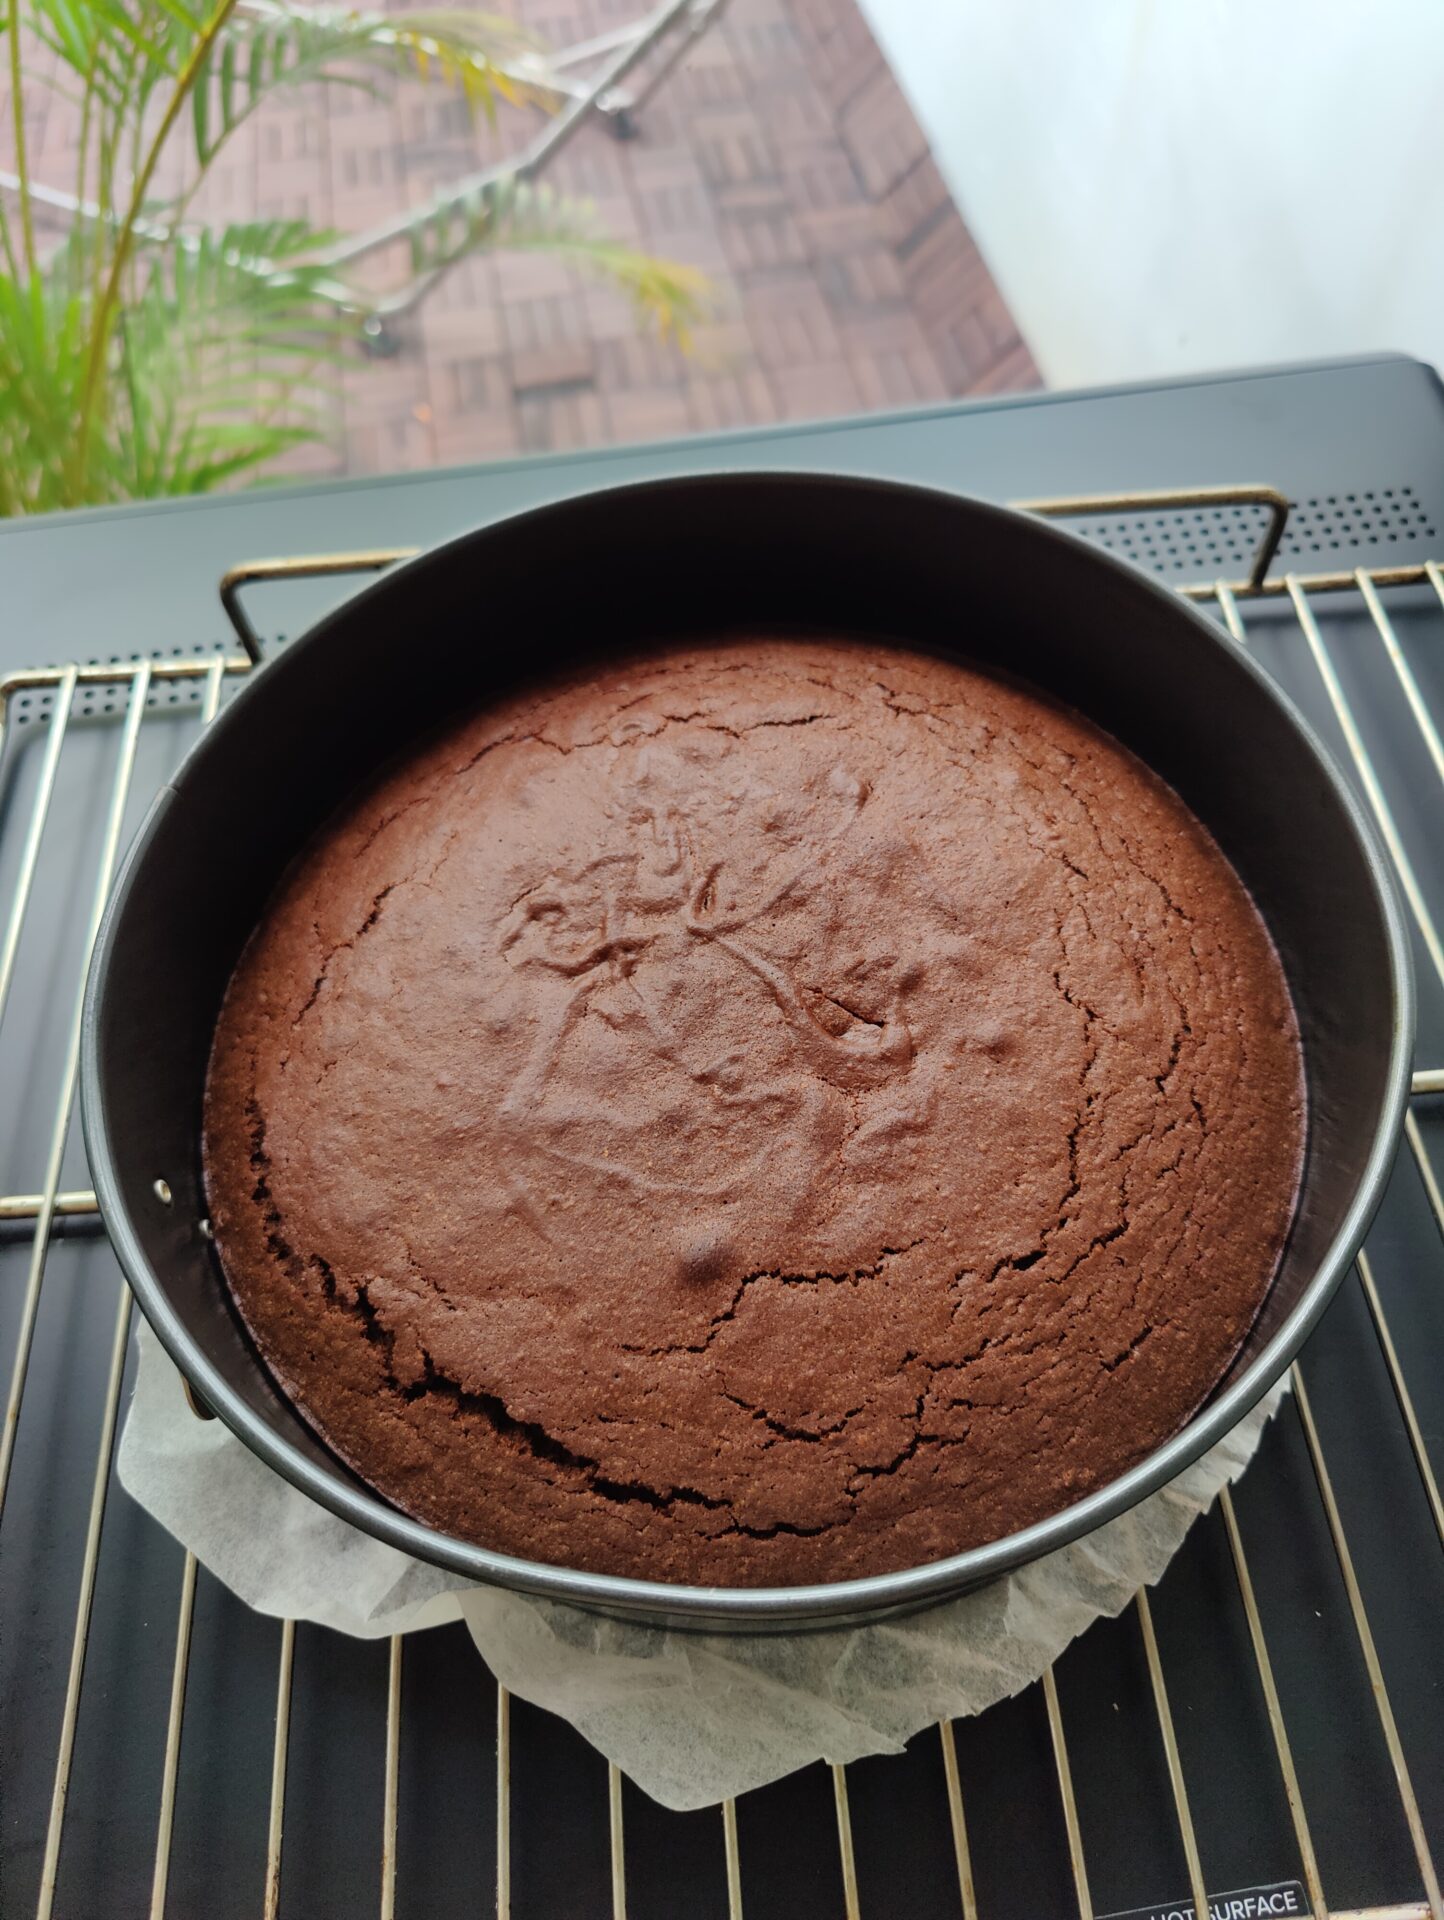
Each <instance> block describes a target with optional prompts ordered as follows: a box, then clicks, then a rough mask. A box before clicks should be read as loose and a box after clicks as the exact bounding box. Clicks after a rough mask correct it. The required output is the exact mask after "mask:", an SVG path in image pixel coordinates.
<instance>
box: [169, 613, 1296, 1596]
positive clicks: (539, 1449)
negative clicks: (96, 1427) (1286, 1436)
mask: <svg viewBox="0 0 1444 1920" xmlns="http://www.w3.org/2000/svg"><path fill="white" fill-rule="evenodd" d="M1303 1130H1304V1110H1303V1093H1302V1078H1301V1068H1300V1056H1299V1046H1298V1037H1297V1031H1296V1027H1295V1023H1294V1018H1293V1013H1292V1009H1291V1007H1290V1004H1289V1000H1288V995H1287V991H1286V988H1285V985H1284V981H1283V976H1282V972H1281V970H1280V967H1279V963H1278V960H1277V958H1276V956H1275V954H1274V951H1273V949H1272V946H1271V945H1270V942H1269V939H1268V936H1267V934H1266V932H1265V930H1264V927H1263V924H1262V922H1261V920H1260V919H1259V917H1258V915H1257V913H1256V911H1255V909H1254V907H1253V905H1252V903H1251V902H1250V900H1249V898H1248V896H1247V894H1246V893H1245V891H1244V889H1243V887H1242V885H1241V884H1240V882H1239V880H1238V879H1237V877H1236V876H1235V874H1234V873H1233V871H1232V869H1231V868H1230V867H1229V865H1228V864H1227V862H1226V861H1225V860H1224V858H1223V856H1222V855H1221V854H1220V852H1219V851H1218V849H1217V847H1216V846H1215V845H1214V843H1213V842H1212V840H1211V839H1210V838H1209V836H1208V835H1207V833H1206V832H1205V831H1204V829H1203V828H1202V826H1201V825H1200V824H1199V823H1198V822H1197V820H1196V819H1195V818H1194V817H1193V815H1192V814H1191V813H1190V812H1189V810H1188V809H1187V808H1186V807H1185V806H1184V805H1183V803H1182V802H1181V801H1180V800H1179V799H1178V798H1177V797H1176V796H1175V795H1174V794H1173V793H1172V792H1171V791H1170V790H1169V789H1168V788H1167V787H1166V786H1164V785H1163V784H1162V782H1161V781H1159V780H1158V779H1157V778H1156V777H1155V776H1154V775H1152V774H1151V773H1150V772H1148V771H1147V770H1146V769H1145V768H1144V767H1143V766H1142V765H1141V764H1140V763H1139V762H1138V761H1137V760H1136V759H1134V758H1133V757H1132V756H1131V755H1130V754H1128V753H1127V752H1126V751H1125V750H1124V749H1123V748H1122V747H1120V746H1119V745H1118V744H1117V743H1116V742H1114V741H1113V740H1112V739H1110V738H1109V737H1108V736H1107V735H1105V734H1103V733H1102V732H1100V731H1099V730H1098V729H1097V728H1096V727H1094V726H1093V725H1092V724H1091V723H1089V722H1088V721H1086V720H1084V719H1082V718H1081V717H1080V716H1078V715H1077V714H1075V713H1072V712H1070V711H1068V710H1066V709H1063V708H1061V707H1058V706H1056V705H1053V704H1052V703H1050V702H1049V701H1047V700H1046V699H1044V698H1043V697H1042V696H1040V695H1038V694H1036V693H1034V692H1031V691H1029V690H1027V689H1026V688H1023V687H1020V686H1015V685H1012V684H1008V683H1005V682H1003V681H1001V680H999V679H996V678H994V677H991V676H989V675H987V674H985V673H982V672H980V671H977V670H973V669H969V668H967V667H965V666H961V665H958V664H955V663H953V662H952V661H949V660H944V659H942V658H936V657H932V656H929V655H924V654H920V653H915V652H910V651H904V650H901V649H893V648H888V647H884V646H879V645H876V644H872V643H867V642H856V643H853V642H847V641H826V642H824V641H821V640H807V639H777V640H765V639H761V640H758V639H750V638H748V639H735V640H726V641H721V642H717V643H715V644H708V643H697V644H687V645H678V646H675V647H672V648H669V649H666V650H661V651H656V652H652V653H649V654H646V655H641V656H638V657H637V658H634V659H631V660H629V661H624V662H618V663H617V664H615V665H610V666H601V667H597V666H592V667H590V668H588V669H587V670H586V672H584V673H576V674H573V675H572V676H570V677H563V678H558V679H554V680H552V681H550V682H547V683H545V684H542V685H539V686H535V687H532V688H530V689H526V690H522V691H519V692H517V693H515V694H513V695H511V696H509V697H507V698H505V699H504V700H502V701H500V702H498V703H497V704H494V705H492V706H490V707H488V708H487V709H486V710H484V711H482V712H480V713H478V714H476V715H475V716H474V717H472V718H469V719H467V720H465V721H464V722H463V723H461V724H458V725H457V726H455V727H454V728H453V729H452V730H451V731H450V732H448V733H447V734H446V735H445V736H444V737H441V738H439V739H437V740H436V741H434V742H433V743H432V744H430V745H428V746H426V747H424V748H423V749H421V750H420V751H419V752H418V753H416V754H415V755H414V756H413V757H411V758H410V759H409V760H407V761H406V762H405V763H404V764H401V765H398V766H397V767H395V768H394V769H392V770H390V771H388V772H386V773H385V774H384V775H383V776H382V777H381V778H380V779H379V780H378V781H377V782H376V784H375V785H373V786H372V787H371V788H370V789H369V790H368V791H367V792H365V793H364V794H363V795H362V796H360V797H359V798H357V799H354V800H353V801H352V802H350V803H348V805H347V807H346V808H345V809H344V810H343V812H342V813H341V814H340V815H339V816H338V817H337V818H336V819H335V820H334V821H333V822H332V823H331V824H330V825H329V826H328V827H327V828H326V829H325V830H324V831H323V832H322V834H321V835H320V836H318V838H317V839H316V840H315V841H314V842H313V843H312V845H311V846H310V847H309V848H308V849H307V851H306V852H305V853H304V854H303V855H302V857H301V858H300V860H299V861H298V862H297V863H296V865H295V866H294V867H293V868H292V869H291V871H290V873H289V874H288V875H287V877H286V879H285V880H284V882H283V883H282V886H281V888H280V890H279V892H278V894H277V896H276V898H275V899H274V900H273V902H272V903H271V905H270V907H269V908H268V910H267V913H266V915H265V917H264V919H263V921H262V924H261V926H260V927H259V928H258V929H257V931H256V933H255V934H254V935H253V937H252V939H251V941H250V943H249V945H248V946H247V948H246V950H245V952H244V954H243V956H242V958H241V960H240V962H239V964H238V966H237V969H236V972H235V975H234V978H233V979H232V981H231V984H230V987H229V989H228V992H227V995H226V999H225V1003H224V1006H223V1009H222V1012H221V1015H220V1019H219V1023H218V1026H217V1031H216V1038H215V1043H214V1050H213V1054H212V1059H211V1066H210V1073H209V1078H208V1082H207V1090H206V1103H205V1128H204V1146H205V1162H206V1178H207V1188H208V1193H209V1199H210V1205H211V1210H212V1223H213V1226H214V1229H215V1236H216V1241H217V1245H218V1249H219V1252H220V1255H221V1260H222V1263H223V1266H224V1270H225V1273H226V1276H227V1279H228V1281H229V1284H230V1287H231V1290H232V1293H233V1296H234V1299H235V1302H236V1305H237V1307H238V1309H239V1311H240V1313H241V1316H242V1318H243V1319H244V1321H245V1323H246V1325H247V1327H248V1328H249V1330H250V1332H251V1334H252V1335H253V1337H254V1339H255V1341H256V1344H257V1346H258V1347H259V1349H260V1351H261V1354H262V1355H263V1357H264V1358H265V1360H266V1362H267V1363H268V1365H269V1366H270V1368H271V1370H272V1372H273V1373H274V1375H275V1376H276V1378H277V1379H278V1380H279V1382H280V1383H281V1385H282V1386H283V1388H284V1389H285V1390H286V1392H287V1393H288V1395H289V1396H290V1397H291V1399H292V1400H293V1401H294V1403H295V1404H296V1405H297V1406H298V1407H299V1409H300V1410H301V1412H302V1413H303V1414H304V1416H305V1417H306V1419H307V1420H308V1421H309V1422H310V1423H311V1425H312V1426H313V1427H314V1428H315V1430H316V1431H317V1432H318V1433H319V1434H320V1435H321V1437H322V1438H323V1439H324V1440H325V1441H326V1442H327V1443H328V1444H329V1446H330V1447H331V1448H332V1449H333V1450H334V1451H335V1452H336V1453H337V1454H339V1455H340V1456H341V1458H342V1459H344V1460H345V1461H347V1462H348V1463H349V1464H350V1465H351V1466H352V1467H353V1468H354V1469H355V1470H356V1471H357V1472H358V1473H359V1474H361V1476H362V1477H363V1478H364V1479H366V1480H367V1481H368V1482H369V1483H370V1484H371V1485H372V1486H374V1487H375V1488H376V1489H377V1490H378V1491H379V1492H381V1493H382V1494H383V1495H385V1496H386V1497H387V1498H389V1499H390V1500H391V1501H393V1502H394V1503H395V1504H396V1505H397V1506H399V1507H401V1508H403V1509H404V1510H405V1511H407V1512H408V1513H411V1514H413V1515H415V1516H417V1517H419V1518H421V1519H423V1520H425V1521H428V1522H430V1523H431V1524H433V1525H435V1526H438V1527H440V1528H442V1529H444V1530H446V1531H448V1532H451V1533H455V1534H458V1535H461V1536H463V1537H466V1538H469V1539H473V1540H476V1541H479V1542H481V1543H483V1544H484V1545H487V1546H490V1547H494V1548H497V1549H500V1550H502V1551H504V1552H508V1553H513V1554H518V1555H522V1556H525V1557H529V1558H536V1559H541V1560H547V1561H553V1562H558V1563H564V1564H567V1565H571V1566H578V1567H584V1568H588V1569H592V1570H596V1571H604V1572H611V1573H624V1574H633V1575H638V1576H643V1577H650V1578H657V1579H664V1580H675V1581H688V1582H707V1583H719V1584H729V1585H759V1584H773V1583H778V1582H788V1581H797V1580H827V1579H837V1578H844V1577H848V1576H852V1575H858V1574H865V1573H878V1572H883V1571H887V1570H891V1569H895V1568H901V1567H905V1566H911V1565H916V1564H919V1563H921V1562H924V1561H927V1560H930V1559H934V1558H936V1557H938V1556H940V1555H942V1554H945V1553H948V1552H952V1551H956V1550H958V1549H960V1548H963V1547H966V1546H970V1545H974V1544H977V1543H980V1542H983V1541H986V1540H989V1539H993V1538H997V1537H999V1536H1001V1535H1004V1534H1007V1533H1010V1532H1012V1531H1014V1530H1015V1529H1017V1528H1019V1527H1021V1526H1024V1525H1027V1524H1028V1523H1030V1522H1032V1521H1035V1520H1039V1519H1041V1518H1043V1517H1045V1516H1046V1515H1048V1514H1050V1513H1052V1512H1054V1511H1056V1510H1058V1509H1060V1508H1062V1507H1064V1506H1067V1505H1069V1504H1071V1503H1072V1502H1073V1501H1075V1500H1077V1499H1079V1498H1080V1497H1082V1496H1083V1495H1084V1494H1086V1493H1088V1492H1090V1491H1092V1490H1093V1489H1094V1488H1096V1487H1098V1486H1100V1485H1101V1484H1103V1483H1104V1482H1105V1481H1107V1480H1109V1479H1110V1478H1112V1477H1114V1476H1115V1475H1116V1474H1118V1473H1119V1472H1121V1471H1122V1470H1124V1469H1125V1468H1127V1467H1129V1466H1131V1465H1133V1464H1134V1463H1135V1462H1137V1461H1138V1460H1140V1459H1141V1458H1142V1457H1143V1456H1144V1455H1145V1454H1147V1453H1148V1452H1149V1451H1150V1450H1151V1449H1152V1448H1153V1447H1154V1446H1156V1445H1157V1444H1158V1443H1159V1442H1160V1441H1162V1440H1163V1439H1164V1438H1166V1437H1167V1436H1168V1435H1169V1434H1170V1433H1172V1432H1173V1431H1174V1430H1176V1429H1177V1427H1178V1426H1179V1425H1180V1424H1181V1423H1182V1422H1183V1421H1184V1420H1185V1419H1186V1418H1187V1417H1188V1416H1189V1414H1190V1413H1192V1412H1193V1411H1194V1409H1195V1408H1196V1407H1197V1406H1198V1405H1199V1404H1200V1402H1201V1401H1202V1400H1203V1399H1204V1398H1206V1396H1207V1395H1208V1393H1209V1392H1210V1391H1211V1390H1212V1388H1213V1387H1214V1386H1215V1385H1216V1383H1217V1382H1218V1380H1219V1379H1220V1377H1221V1376H1222V1374H1223V1373H1224V1371H1225V1370H1226V1368H1227V1366H1228V1364H1229V1362H1230V1360H1231V1359H1232V1357H1233V1356H1234V1354H1235V1353H1236V1352H1237V1350H1238V1347H1239V1345H1240V1343H1241V1341H1242V1339H1243V1336H1244V1334H1245V1333H1246V1331H1247V1329H1248V1327H1249V1325H1250V1323H1251V1321H1252V1320H1253V1317H1254V1315H1255V1313H1256V1311H1257V1309H1258V1307H1259V1305H1260V1303H1261V1301H1262V1298H1263V1295H1264V1293H1265V1291H1266V1289H1267V1286H1268V1282H1269V1280H1270V1278H1271V1276H1272V1273H1273V1270H1274V1268H1275V1265H1276V1263H1277V1259H1278V1256H1279V1252H1280V1250H1281V1247H1282V1245H1283V1241H1284V1238H1285V1235H1286V1232H1287V1229H1288V1225H1289V1220H1290V1217H1291V1213H1292V1208H1293V1203H1294V1198H1295V1192H1296V1187H1297V1180H1298V1170H1299V1163H1300V1157H1301V1151H1302V1140H1303Z"/></svg>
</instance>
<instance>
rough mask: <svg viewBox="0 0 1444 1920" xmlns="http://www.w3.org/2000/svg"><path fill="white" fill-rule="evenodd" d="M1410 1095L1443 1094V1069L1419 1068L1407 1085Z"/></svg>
mask: <svg viewBox="0 0 1444 1920" xmlns="http://www.w3.org/2000/svg"><path fill="white" fill-rule="evenodd" d="M1409 1091H1410V1093H1412V1094H1421V1093H1444V1067H1420V1068H1419V1069H1418V1070H1417V1071H1416V1072H1415V1074H1414V1078H1413V1079H1412V1080H1411V1081H1410V1083H1409Z"/></svg>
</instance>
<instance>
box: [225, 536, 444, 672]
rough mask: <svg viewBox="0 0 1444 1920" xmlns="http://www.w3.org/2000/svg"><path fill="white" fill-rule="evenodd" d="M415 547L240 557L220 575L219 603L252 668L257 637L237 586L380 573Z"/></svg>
mask: <svg viewBox="0 0 1444 1920" xmlns="http://www.w3.org/2000/svg"><path fill="white" fill-rule="evenodd" d="M419 552H420V548H419V547H389V548H378V549H377V550H376V551H375V552H372V553H308V554H298V555H297V556H296V557H295V558H294V559H291V560H243V561H242V562H241V564H240V565H239V566H238V567H232V568H230V569H229V571H228V572H226V573H223V574H222V575H221V605H222V606H223V607H224V608H225V610H226V618H227V619H228V620H229V621H230V623H231V625H232V626H233V627H234V628H235V630H236V638H237V639H238V640H239V641H240V643H241V645H242V646H243V647H244V648H245V650H246V653H247V655H248V657H249V659H250V662H251V665H252V666H253V667H258V666H259V665H260V664H261V661H262V658H263V657H264V656H263V651H262V647H261V637H260V635H259V634H258V633H257V632H256V629H255V628H254V627H253V626H252V625H251V621H250V616H249V615H248V614H247V612H246V610H245V608H244V607H243V606H242V604H241V589H242V588H243V587H250V586H254V585H256V584H257V582H259V581H266V580H321V579H324V578H325V577H326V576H327V575H329V574H333V573H380V572H381V570H382V569H383V568H384V567H389V566H392V565H394V563H395V562H396V561H398V560H410V559H412V558H413V557H414V556H415V555H416V554H417V553H419Z"/></svg>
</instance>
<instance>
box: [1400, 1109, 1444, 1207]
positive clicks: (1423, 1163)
mask: <svg viewBox="0 0 1444 1920" xmlns="http://www.w3.org/2000/svg"><path fill="white" fill-rule="evenodd" d="M1404 1138H1405V1139H1406V1140H1407V1141H1408V1142H1409V1148H1410V1151H1411V1152H1412V1153H1413V1155H1414V1161H1415V1164H1416V1165H1417V1166H1418V1169H1419V1178H1420V1179H1421V1180H1422V1181H1423V1182H1424V1191H1425V1193H1426V1194H1427V1195H1428V1196H1429V1205H1430V1206H1431V1207H1432V1208H1433V1210H1434V1219H1435V1222H1436V1224H1437V1225H1438V1228H1439V1231H1440V1233H1441V1234H1444V1192H1441V1191H1440V1188H1439V1179H1438V1176H1437V1174H1436V1173H1435V1172H1434V1162H1433V1161H1432V1160H1431V1159H1430V1158H1429V1149H1428V1148H1427V1147H1426V1146H1425V1145H1424V1135H1423V1134H1422V1133H1421V1132H1420V1130H1419V1122H1418V1121H1417V1120H1416V1119H1415V1118H1414V1115H1413V1114H1412V1113H1411V1112H1406V1113H1405V1115H1404Z"/></svg>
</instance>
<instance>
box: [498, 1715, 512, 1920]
mask: <svg viewBox="0 0 1444 1920" xmlns="http://www.w3.org/2000/svg"><path fill="white" fill-rule="evenodd" d="M496 1920H511V1695H510V1694H509V1693H508V1692H507V1690H506V1688H505V1687H498V1688H497V1690H496Z"/></svg>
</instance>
